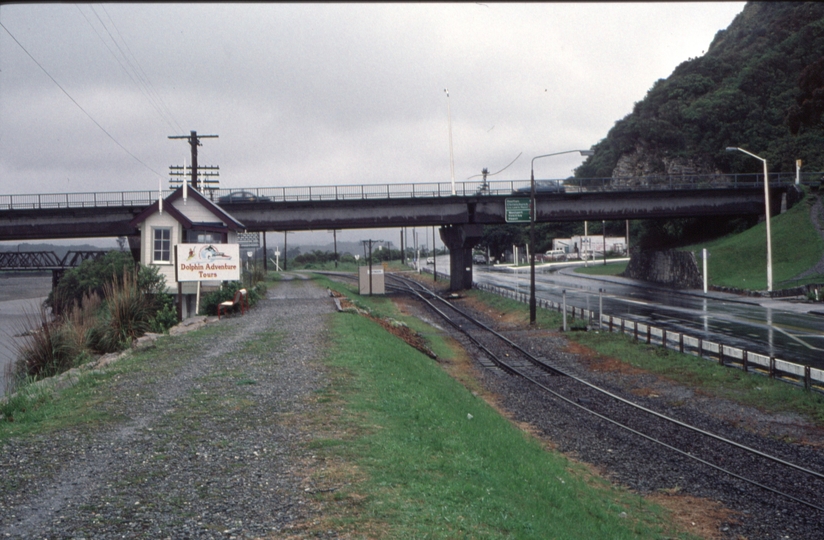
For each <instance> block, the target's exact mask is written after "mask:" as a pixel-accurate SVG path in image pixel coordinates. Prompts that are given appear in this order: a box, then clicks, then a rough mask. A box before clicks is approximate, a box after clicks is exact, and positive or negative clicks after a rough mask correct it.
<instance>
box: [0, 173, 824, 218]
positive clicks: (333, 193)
mask: <svg viewBox="0 0 824 540" xmlns="http://www.w3.org/2000/svg"><path fill="white" fill-rule="evenodd" d="M822 178H824V173H821V172H805V173H801V175H800V182H801V183H802V184H805V185H810V184H818V183H820V182H821V181H822ZM544 181H549V182H557V183H559V185H563V189H562V190H561V191H563V192H566V193H585V192H599V191H609V192H621V191H659V190H660V191H676V190H690V189H740V188H753V187H756V186H758V185H759V184H761V185H763V182H764V175H763V174H759V173H746V174H692V175H687V174H681V175H651V176H634V177H605V178H568V179H551V180H550V179H547V180H543V179H542V180H536V183H539V182H544ZM795 181H796V175H795V173H772V174H770V185H771V186H782V185H788V184H794V183H795ZM204 191H205V193H204V194H205V195H206V197H208V198H209V199H210V200H212V201H214V202H216V203H219V204H226V203H220V198H221V197H224V196H226V195H229V194H230V193H233V192H236V191H248V192H250V193H253V194H254V195H255V196H256V197H257V198H258V199H259V200H261V201H272V202H287V201H330V200H334V201H344V200H366V199H418V198H444V197H474V196H512V195H519V194H522V195H525V196H526V195H528V193H529V191H530V181H529V180H493V181H487V182H486V183H484V182H482V181H465V182H458V183H456V184H455V195H453V194H452V185H451V183H450V182H429V183H413V182H407V183H398V184H360V185H331V186H293V187H259V188H222V189H211V188H207V189H205V190H204ZM173 192H174V190H164V191H163V192H162V196H163V197H164V198H165V197H167V196H169V195H171V194H172V193H173ZM157 199H158V192H157V191H113V192H87V193H41V194H31V195H0V210H38V209H43V210H47V209H55V208H87V207H93V208H98V207H145V206H149V205H150V204H152V203H154V202H155V201H157Z"/></svg>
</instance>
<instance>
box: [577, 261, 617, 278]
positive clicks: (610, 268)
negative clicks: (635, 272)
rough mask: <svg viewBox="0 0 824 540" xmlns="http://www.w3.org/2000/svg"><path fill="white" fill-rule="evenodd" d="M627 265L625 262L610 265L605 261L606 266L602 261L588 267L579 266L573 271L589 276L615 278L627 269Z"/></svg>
mask: <svg viewBox="0 0 824 540" xmlns="http://www.w3.org/2000/svg"><path fill="white" fill-rule="evenodd" d="M627 264H629V263H628V262H627V261H622V262H613V263H611V262H609V259H607V264H604V263H603V261H601V262H599V263H595V262H593V263H592V264H590V265H589V266H579V267H578V268H576V269H575V272H576V273H578V274H586V275H589V276H617V275H619V274H622V273H623V272H624V270H626V269H627Z"/></svg>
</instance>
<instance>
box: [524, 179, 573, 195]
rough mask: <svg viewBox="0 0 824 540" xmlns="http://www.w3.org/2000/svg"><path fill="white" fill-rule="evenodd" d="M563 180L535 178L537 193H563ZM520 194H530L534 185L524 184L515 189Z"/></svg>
mask: <svg viewBox="0 0 824 540" xmlns="http://www.w3.org/2000/svg"><path fill="white" fill-rule="evenodd" d="M563 191H564V182H563V180H535V193H536V194H538V193H563ZM515 193H517V194H518V195H530V194H531V193H532V186H531V185H529V186H524V187H521V188H518V189H516V190H515Z"/></svg>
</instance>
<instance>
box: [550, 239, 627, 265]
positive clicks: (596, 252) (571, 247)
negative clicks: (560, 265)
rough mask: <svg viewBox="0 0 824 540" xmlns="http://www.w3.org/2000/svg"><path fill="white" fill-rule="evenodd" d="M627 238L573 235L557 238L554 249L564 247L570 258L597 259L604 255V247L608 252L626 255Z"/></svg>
mask: <svg viewBox="0 0 824 540" xmlns="http://www.w3.org/2000/svg"><path fill="white" fill-rule="evenodd" d="M626 242H627V239H626V238H624V237H623V236H607V237H606V244H604V236H603V235H601V234H591V235H589V236H573V237H572V238H555V239H554V240H553V241H552V249H563V250H564V252H565V253H566V254H567V258H568V259H597V258H599V257H603V256H604V247H606V252H607V253H617V254H620V255H625V254H626V252H627V243H626Z"/></svg>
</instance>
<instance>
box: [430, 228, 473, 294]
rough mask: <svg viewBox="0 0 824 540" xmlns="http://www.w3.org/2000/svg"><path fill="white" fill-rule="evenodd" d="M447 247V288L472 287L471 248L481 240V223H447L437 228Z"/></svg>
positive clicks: (452, 289)
mask: <svg viewBox="0 0 824 540" xmlns="http://www.w3.org/2000/svg"><path fill="white" fill-rule="evenodd" d="M439 231H440V233H441V240H443V243H444V244H445V245H446V247H447V248H449V290H450V291H462V290H465V289H471V288H472V248H473V247H474V246H475V245H476V244H477V243H478V242H480V241H481V236H482V235H483V225H478V224H469V225H447V226H445V227H441V228H440V229H439Z"/></svg>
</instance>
